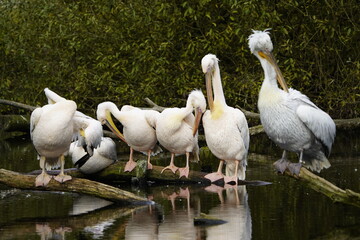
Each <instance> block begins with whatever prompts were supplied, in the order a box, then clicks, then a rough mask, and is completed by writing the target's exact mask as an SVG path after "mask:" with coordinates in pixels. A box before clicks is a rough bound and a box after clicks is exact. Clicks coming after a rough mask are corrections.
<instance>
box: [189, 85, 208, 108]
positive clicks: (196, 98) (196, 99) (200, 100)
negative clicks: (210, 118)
mask: <svg viewBox="0 0 360 240" xmlns="http://www.w3.org/2000/svg"><path fill="white" fill-rule="evenodd" d="M189 100H190V103H191V105H192V106H193V107H194V108H196V109H199V110H201V112H202V113H204V112H205V110H206V100H205V97H204V94H203V93H202V92H201V90H193V91H192V92H191V93H190V95H189Z"/></svg>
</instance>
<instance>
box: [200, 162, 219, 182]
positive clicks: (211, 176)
mask: <svg viewBox="0 0 360 240" xmlns="http://www.w3.org/2000/svg"><path fill="white" fill-rule="evenodd" d="M223 164H224V160H220V163H219V167H218V170H217V172H213V173H209V174H206V175H205V178H207V179H209V180H210V181H211V182H215V181H217V180H220V179H222V178H224V174H222V167H223Z"/></svg>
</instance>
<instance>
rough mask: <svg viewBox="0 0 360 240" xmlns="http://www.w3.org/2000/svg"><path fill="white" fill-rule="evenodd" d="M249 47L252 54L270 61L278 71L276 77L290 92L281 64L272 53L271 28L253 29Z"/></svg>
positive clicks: (285, 89) (261, 59)
mask: <svg viewBox="0 0 360 240" xmlns="http://www.w3.org/2000/svg"><path fill="white" fill-rule="evenodd" d="M248 40H249V48H250V51H251V53H252V54H254V55H255V56H256V57H258V58H259V60H260V61H263V60H266V61H267V62H268V63H270V64H271V65H272V66H273V67H274V69H275V72H276V79H277V80H278V82H279V84H280V86H281V87H282V88H283V89H284V91H286V92H288V91H289V90H288V87H287V85H286V82H285V80H284V77H283V75H282V73H281V71H280V69H279V66H278V64H277V62H276V60H275V57H274V56H273V54H272V50H273V44H272V42H271V38H270V32H269V29H266V30H264V31H257V30H253V34H251V35H250V36H249V39H248Z"/></svg>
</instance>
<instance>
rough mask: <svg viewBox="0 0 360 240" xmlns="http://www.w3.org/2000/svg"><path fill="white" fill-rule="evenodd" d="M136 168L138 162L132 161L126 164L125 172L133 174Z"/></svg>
mask: <svg viewBox="0 0 360 240" xmlns="http://www.w3.org/2000/svg"><path fill="white" fill-rule="evenodd" d="M135 167H136V162H135V161H131V160H130V161H128V162H127V163H126V164H125V168H124V172H131V171H132V170H134V168H135Z"/></svg>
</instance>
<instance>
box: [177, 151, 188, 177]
mask: <svg viewBox="0 0 360 240" xmlns="http://www.w3.org/2000/svg"><path fill="white" fill-rule="evenodd" d="M189 158H190V153H188V152H187V153H186V166H185V167H184V168H179V175H180V176H179V178H181V177H182V176H185V177H186V178H188V177H189Z"/></svg>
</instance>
